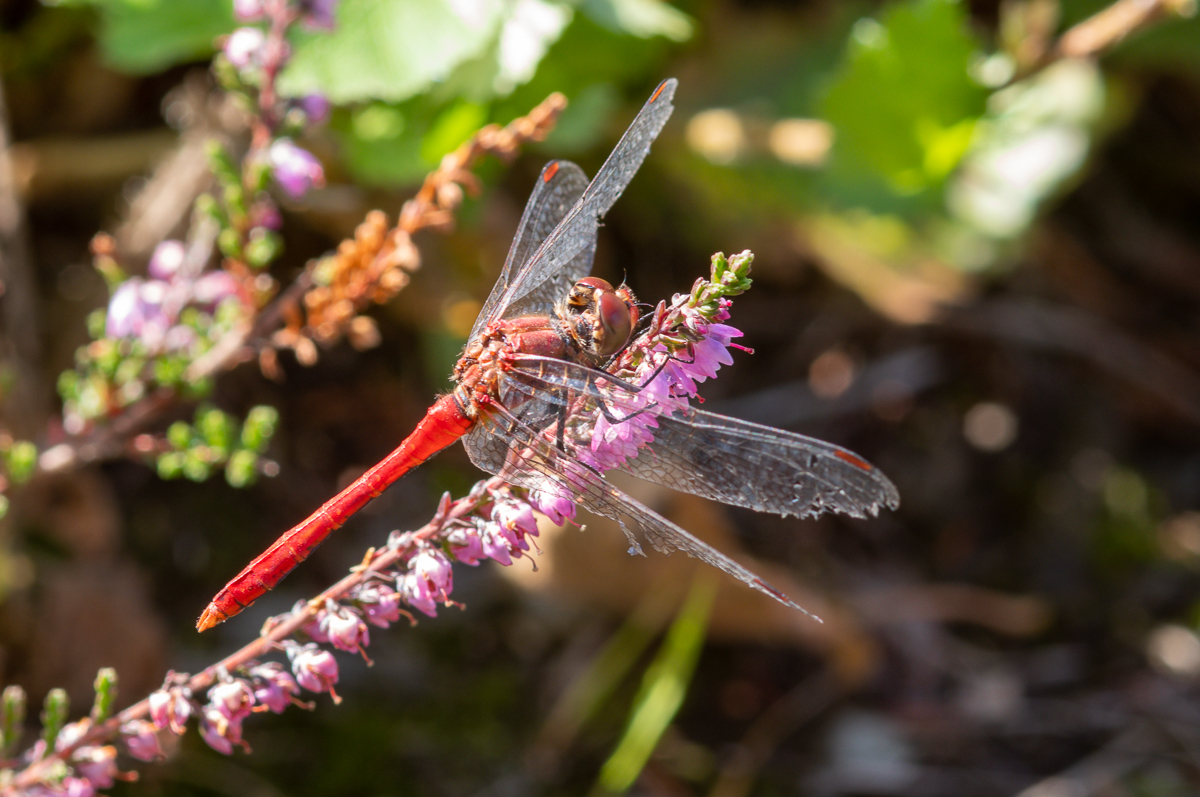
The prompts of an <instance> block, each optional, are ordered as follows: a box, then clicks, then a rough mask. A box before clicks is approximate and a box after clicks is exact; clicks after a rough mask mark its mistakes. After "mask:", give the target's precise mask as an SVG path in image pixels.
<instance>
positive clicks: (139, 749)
mask: <svg viewBox="0 0 1200 797" xmlns="http://www.w3.org/2000/svg"><path fill="white" fill-rule="evenodd" d="M121 738H122V740H123V741H124V742H125V749H126V750H127V751H128V752H129V754H130V755H131V756H133V757H134V758H136V759H138V760H139V761H157V760H158V759H160V758H163V757H164V755H163V749H162V745H161V744H159V742H158V728H156V727H155V725H154V723H153V722H148V721H147V720H131V721H129V722H127V723H125V724H124V725H122V726H121Z"/></svg>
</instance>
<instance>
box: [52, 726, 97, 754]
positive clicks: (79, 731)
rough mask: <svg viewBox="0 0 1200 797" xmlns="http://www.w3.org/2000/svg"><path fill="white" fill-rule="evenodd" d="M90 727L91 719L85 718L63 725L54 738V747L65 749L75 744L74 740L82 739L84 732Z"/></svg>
mask: <svg viewBox="0 0 1200 797" xmlns="http://www.w3.org/2000/svg"><path fill="white" fill-rule="evenodd" d="M91 729H92V721H91V720H90V719H86V718H85V719H81V720H77V721H75V722H71V723H68V724H66V725H64V726H63V728H62V730H61V731H59V732H58V736H56V737H55V738H54V749H55V750H66V749H67V748H68V747H70V746H71V745H73V744H75V742H77V741H79V740H80V739H82V738H83V736H84V734H86V733H87V732H88V731H90V730H91Z"/></svg>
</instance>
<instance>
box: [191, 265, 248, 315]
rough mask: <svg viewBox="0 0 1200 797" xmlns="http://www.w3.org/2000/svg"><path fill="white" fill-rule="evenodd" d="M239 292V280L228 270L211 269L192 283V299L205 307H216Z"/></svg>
mask: <svg viewBox="0 0 1200 797" xmlns="http://www.w3.org/2000/svg"><path fill="white" fill-rule="evenodd" d="M237 292H238V283H237V280H235V279H234V278H233V276H232V275H231V274H230V273H229V272H228V271H209V272H208V273H206V274H202V275H201V276H200V279H198V280H196V282H195V283H193V284H192V301H194V302H195V303H196V304H198V305H202V306H205V307H216V306H217V305H218V304H220V303H221V302H222V301H224V300H225V299H228V298H229V297H230V296H236V295H237Z"/></svg>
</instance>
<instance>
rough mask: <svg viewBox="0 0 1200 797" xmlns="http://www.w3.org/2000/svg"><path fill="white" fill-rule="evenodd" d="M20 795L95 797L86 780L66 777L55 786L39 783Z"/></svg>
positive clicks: (30, 796)
mask: <svg viewBox="0 0 1200 797" xmlns="http://www.w3.org/2000/svg"><path fill="white" fill-rule="evenodd" d="M21 793H22V794H27V795H29V797H95V795H96V789H95V788H94V787H93V786H92V784H91V783H90V782H89V781H88V779H87V778H77V777H74V776H73V775H68V776H67V777H65V778H63V779H62V780H61V781H59V782H58V784H57V785H55V786H50V785H47V784H45V783H39V784H38V785H36V786H34V787H33V788H31V789H27V790H26V791H23V792H21Z"/></svg>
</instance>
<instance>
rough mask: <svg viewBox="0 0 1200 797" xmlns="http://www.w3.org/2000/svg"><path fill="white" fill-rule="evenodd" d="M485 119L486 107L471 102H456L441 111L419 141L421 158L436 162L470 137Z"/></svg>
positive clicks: (481, 125)
mask: <svg viewBox="0 0 1200 797" xmlns="http://www.w3.org/2000/svg"><path fill="white" fill-rule="evenodd" d="M486 121H487V109H486V108H484V107H482V106H480V105H477V104H475V103H473V102H457V103H455V104H454V105H451V106H450V107H449V108H447V109H446V110H445V111H443V112H442V113H441V114H440V115H439V116H438V118H437V120H436V121H435V122H434V123H433V126H432V127H431V128H429V132H428V133H426V134H425V138H424V139H423V140H422V141H421V158H422V160H424V161H426V162H427V163H437V162H438V161H439V160H441V158H442V156H443V155H445V154H446V153H447V152H450V151H451V150H453V149H454V148H455V147H457V146H458V145H459V144H461V143H463V142H464V141H466V140H467V139H468V138H470V137H471V134H472V133H474V132H475V131H476V130H478V129H479V128H481V127H483V125H484V123H485V122H486Z"/></svg>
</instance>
